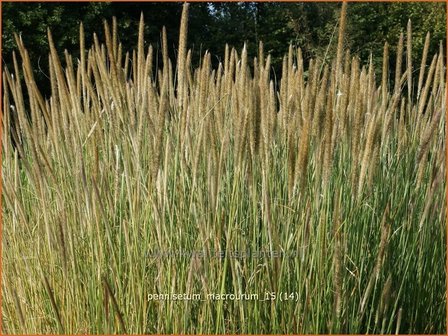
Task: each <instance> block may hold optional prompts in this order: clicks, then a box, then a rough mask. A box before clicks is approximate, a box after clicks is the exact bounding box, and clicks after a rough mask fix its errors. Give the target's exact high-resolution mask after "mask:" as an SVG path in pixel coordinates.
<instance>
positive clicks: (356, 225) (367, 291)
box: [2, 3, 446, 334]
mask: <svg viewBox="0 0 448 336" xmlns="http://www.w3.org/2000/svg"><path fill="white" fill-rule="evenodd" d="M345 5H346V3H344V6H343V8H342V13H341V19H340V22H339V37H338V48H337V54H336V55H334V57H330V58H329V57H327V58H322V59H314V60H308V59H305V60H304V59H303V58H302V55H301V51H300V49H299V48H296V47H293V46H291V47H290V49H289V53H288V54H287V55H285V57H284V61H283V69H282V73H281V76H280V75H277V78H281V80H280V82H279V83H277V82H276V81H274V79H272V78H271V77H272V73H271V71H270V69H271V66H270V56H269V55H266V54H265V53H264V52H263V46H262V44H260V50H259V56H258V57H257V58H256V59H254V60H250V59H248V57H247V50H246V48H244V49H243V50H239V51H237V50H235V49H232V48H230V47H227V48H226V53H225V55H222V56H223V63H222V64H219V67H218V68H213V67H212V65H211V57H212V56H211V55H210V54H208V53H205V54H204V55H203V57H202V59H201V64H200V66H199V67H195V68H193V66H192V64H191V52H190V51H189V50H187V49H186V41H187V27H188V15H187V13H188V6H187V5H185V6H184V10H183V16H182V19H181V29H180V34H179V36H180V37H179V46H178V58H177V60H176V61H171V60H170V59H168V51H167V49H168V46H167V43H166V34H165V32H163V34H162V37H163V38H162V40H163V50H162V54H163V56H162V62H159V64H160V63H161V66H160V68H155V67H154V64H155V61H154V59H155V51H154V50H153V49H152V47H151V46H150V47H149V48H145V47H144V41H143V25H144V23H143V18H142V21H141V25H140V27H139V30H140V35H139V40H138V48H137V50H134V51H131V52H129V53H127V52H126V51H125V50H122V48H121V45H120V44H119V41H118V38H117V29H116V22H115V21H113V22H112V24H111V25H110V26H109V25H108V24H107V23H105V26H104V29H105V36H106V38H105V44H101V43H100V41H98V39H97V38H95V43H94V45H93V46H91V47H86V46H85V45H84V33H83V29H82V27H81V29H80V51H81V53H80V54H81V57H80V59H79V60H78V59H73V58H72V57H71V56H70V53H69V52H66V53H65V55H64V57H62V58H60V57H59V56H58V54H57V52H56V50H55V48H54V47H53V44H52V39H51V34H50V33H49V36H48V37H49V42H50V46H52V48H51V54H50V55H49V59H48V62H49V69H50V73H49V77H50V78H49V80H50V81H51V96H50V97H44V96H43V95H42V93H41V91H40V90H39V87H37V85H36V83H35V82H34V80H33V71H32V67H31V61H30V59H29V57H28V54H27V51H26V47H25V46H24V45H23V43H22V42H21V39H20V37H17V43H18V53H19V55H17V57H16V56H15V63H14V65H15V66H14V69H5V70H4V71H3V88H4V91H3V118H2V126H3V136H2V146H3V147H2V183H3V188H2V213H3V241H2V243H3V249H2V250H3V256H2V257H3V258H2V298H3V300H2V321H3V323H2V324H3V333H21V334H25V333H27V334H31V333H66V334H73V333H90V334H96V333H103V334H104V333H149V334H151V333H209V334H214V333H232V334H239V333H246V334H247V333H265V334H271V333H387V334H390V333H392V334H393V333H402V334H403V333H445V332H446V326H445V315H446V297H445V291H446V285H445V281H446V271H445V258H446V226H445V211H446V209H445V204H446V198H445V175H446V171H445V169H446V166H445V146H446V143H445V136H446V134H445V112H446V101H445V94H446V83H445V78H446V77H445V76H446V74H445V63H444V62H445V61H444V60H445V58H444V55H443V51H444V46H443V45H442V44H441V45H440V52H439V53H438V54H436V55H428V52H427V50H428V46H429V44H430V43H436V44H437V43H439V41H432V40H431V37H430V36H429V35H428V38H427V41H426V45H425V50H424V51H423V56H422V60H421V64H411V62H410V60H411V59H412V58H411V53H412V28H411V23H409V25H408V27H407V29H406V28H405V31H404V34H403V35H402V36H401V37H400V40H399V45H398V48H397V50H398V51H397V54H396V55H395V56H396V57H395V58H396V59H397V61H396V64H393V65H391V64H390V63H391V62H390V61H389V46H388V45H387V44H386V45H385V46H384V63H383V67H382V69H381V71H379V73H380V76H377V75H375V69H374V67H373V64H372V62H370V63H367V64H362V63H361V61H360V60H359V59H358V58H357V57H356V55H351V54H350V53H349V51H347V50H346V49H345V47H344V44H343V37H344V27H345ZM224 43H225V41H223V44H224ZM394 50H395V49H394ZM394 52H395V51H394ZM414 52H415V51H414ZM174 294H176V296H174ZM252 294H253V295H252Z"/></svg>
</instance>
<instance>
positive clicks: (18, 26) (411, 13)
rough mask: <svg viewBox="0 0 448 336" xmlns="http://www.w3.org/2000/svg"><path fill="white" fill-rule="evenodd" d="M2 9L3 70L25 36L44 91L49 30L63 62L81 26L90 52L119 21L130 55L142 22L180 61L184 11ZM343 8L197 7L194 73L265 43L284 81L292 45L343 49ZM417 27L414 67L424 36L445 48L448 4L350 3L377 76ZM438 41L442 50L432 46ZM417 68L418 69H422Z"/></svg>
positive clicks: (358, 46) (349, 42)
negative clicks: (387, 53)
mask: <svg viewBox="0 0 448 336" xmlns="http://www.w3.org/2000/svg"><path fill="white" fill-rule="evenodd" d="M2 6H3V18H2V19H3V20H2V24H3V36H2V46H3V55H2V56H3V65H6V66H7V67H8V68H11V65H12V51H13V50H15V41H14V38H13V33H14V32H16V33H18V34H20V35H21V36H22V38H23V40H24V42H25V45H26V46H27V48H28V50H29V52H30V58H31V61H32V62H33V67H34V70H35V76H36V79H37V81H38V82H39V85H40V86H41V87H42V88H44V92H45V87H46V85H47V84H46V83H47V80H46V77H47V76H48V70H47V68H46V66H45V64H46V63H47V57H48V52H49V47H48V41H47V29H48V28H50V29H51V31H52V34H53V38H54V40H55V43H56V48H57V49H58V51H59V52H60V53H61V55H62V54H63V52H64V50H65V49H67V50H68V51H69V52H70V53H71V54H73V55H74V56H75V57H77V56H78V54H79V51H78V48H79V42H78V37H79V24H80V23H81V22H83V25H84V28H85V31H86V45H87V46H89V45H90V44H91V43H92V41H93V38H92V37H93V33H94V32H95V33H96V34H98V37H99V38H100V40H103V33H102V32H103V20H108V21H109V22H110V21H111V19H112V17H113V16H115V17H116V18H117V21H118V26H119V36H120V40H121V42H122V43H123V47H124V48H123V49H124V50H132V49H133V48H135V47H136V43H137V33H138V22H139V19H140V14H141V13H143V14H144V17H145V23H146V25H145V44H146V45H149V44H150V43H151V44H152V45H153V47H154V48H155V50H156V51H157V54H156V55H158V57H156V62H157V61H158V60H160V31H161V29H162V27H163V26H165V27H166V30H167V37H168V44H169V53H170V56H171V57H175V56H176V53H177V49H176V48H177V43H178V29H179V20H180V13H181V7H182V3H181V2H177V3H171V2H170V3H163V2H149V3H124V2H112V3H110V2H109V3H106V2H96V3H95V2H87V3H86V2H76V3H75V2H73V3H70V2H64V3H61V2H58V3H54V2H51V3H45V2H41V3H20V2H4V3H2ZM339 10H340V4H338V3H313V2H297V3H278V2H240V3H236V2H214V3H193V4H191V6H190V19H189V35H188V43H189V47H190V48H192V50H193V65H197V64H198V63H199V62H200V58H201V55H203V54H204V52H205V51H206V50H208V51H209V52H210V53H211V54H212V61H213V64H214V65H216V64H218V62H219V61H220V60H221V59H222V57H223V55H224V48H225V44H226V43H227V44H229V45H230V46H234V47H236V48H237V49H238V50H240V49H241V48H242V46H243V44H244V43H246V45H247V47H248V54H249V56H252V57H253V56H256V55H257V53H258V43H259V41H263V43H264V50H265V52H269V53H270V54H271V56H272V65H273V69H274V71H275V73H277V74H278V73H279V70H280V68H281V62H282V57H283V55H284V54H285V53H286V52H287V50H288V44H289V43H293V44H295V45H296V46H299V47H301V49H302V52H303V55H304V56H305V59H309V58H311V57H316V56H319V57H325V56H332V54H333V53H334V52H335V48H336V44H337V41H336V40H337V25H338V16H339ZM409 18H410V19H411V20H412V25H413V41H414V43H413V50H414V52H413V59H414V60H415V61H414V64H416V65H417V60H418V59H419V57H420V56H421V50H422V48H423V44H424V39H425V35H426V32H427V31H429V32H430V33H431V34H432V37H433V38H432V42H433V44H432V45H431V50H430V52H431V53H433V52H435V51H436V50H437V49H438V47H439V46H438V43H437V41H439V40H441V41H445V40H446V37H445V22H446V20H445V4H444V3H395V2H394V3H351V4H350V5H349V7H348V18H347V34H346V41H345V43H346V46H347V47H349V48H350V49H351V51H352V52H354V53H355V54H358V55H359V56H360V57H361V59H362V60H363V61H367V60H368V58H369V57H370V54H372V57H373V61H374V63H375V64H376V65H378V66H377V68H378V67H379V66H380V64H381V58H382V49H383V44H384V42H385V41H388V42H389V43H390V45H391V62H394V52H395V49H394V46H395V45H396V43H397V40H398V36H399V34H400V32H401V31H404V32H405V31H406V24H407V20H408V19H409ZM434 41H435V42H436V43H434ZM391 64H393V63H391ZM418 66H419V65H418Z"/></svg>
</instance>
